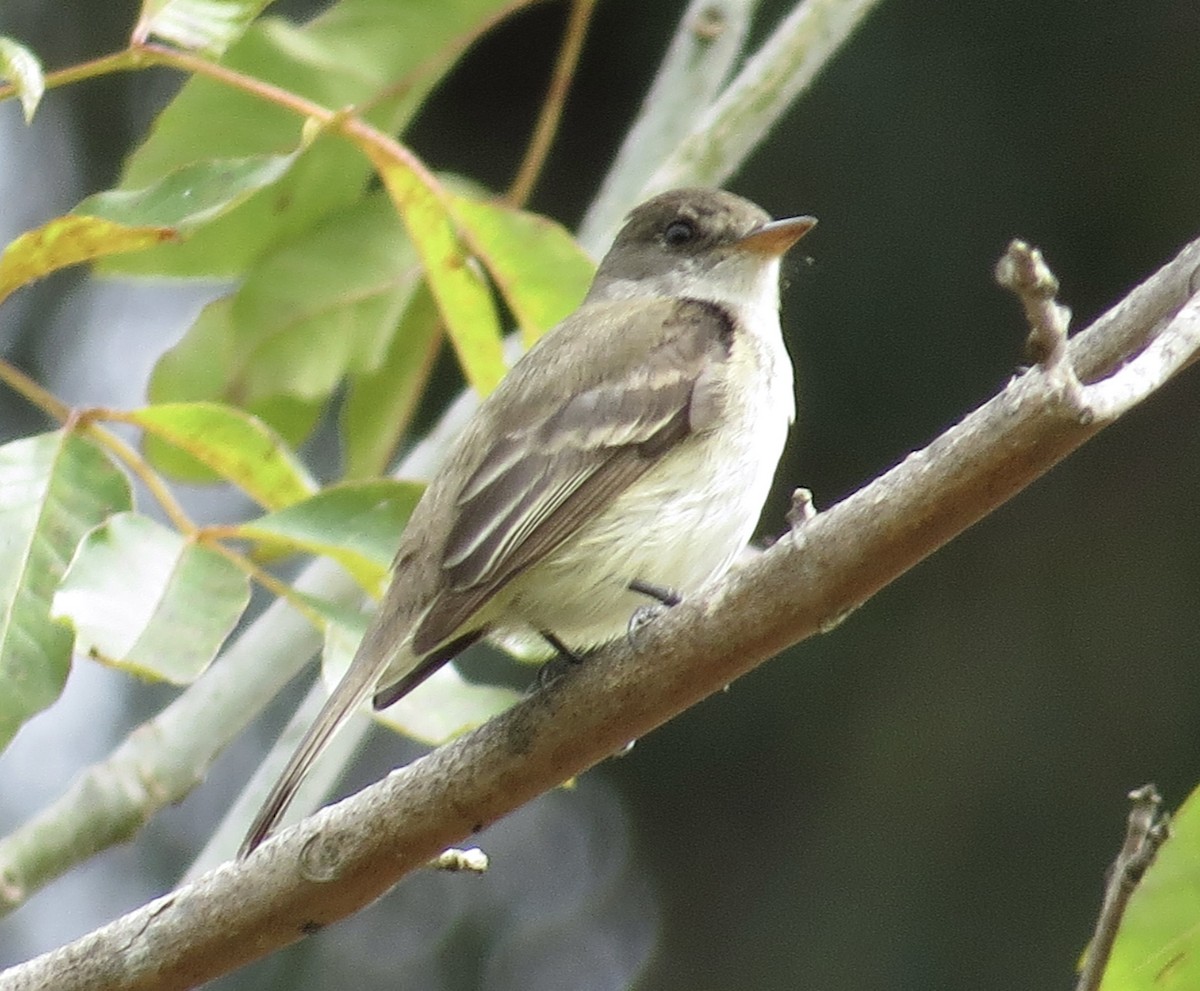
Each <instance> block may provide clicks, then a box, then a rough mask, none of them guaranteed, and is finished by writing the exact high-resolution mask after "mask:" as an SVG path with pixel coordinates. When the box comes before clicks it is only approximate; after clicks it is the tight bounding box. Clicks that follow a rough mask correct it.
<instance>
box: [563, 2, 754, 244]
mask: <svg viewBox="0 0 1200 991" xmlns="http://www.w3.org/2000/svg"><path fill="white" fill-rule="evenodd" d="M758 4H759V0H691V3H689V4H688V5H687V9H686V10H685V11H684V12H683V17H681V18H680V19H679V26H678V27H677V28H676V30H675V35H674V37H672V39H671V44H670V46H669V47H668V48H667V54H666V56H665V57H664V59H663V62H662V65H661V67H660V68H659V70H658V75H657V76H655V78H654V82H653V84H652V85H651V87H650V89H649V91H648V92H647V93H646V98H645V99H644V100H643V101H642V107H641V110H639V111H638V116H637V119H636V120H635V121H634V122H633V126H632V127H630V129H629V132H628V133H627V134H626V135H625V140H624V141H623V142H622V143H621V150H620V151H619V152H617V158H616V161H615V162H613V165H612V168H610V169H609V170H608V174H607V175H606V176H605V177H604V183H603V184H602V185H601V187H600V192H599V193H598V194H597V195H596V198H595V200H594V201H593V202H592V205H591V207H589V208H588V211H587V214H586V215H585V216H584V218H583V223H582V224H580V226H579V242H580V244H582V245H583V246H584V247H585V248H586V249H587V250H588V251H590V252H591V253H592V254H594V255H596V256H599V255H600V254H602V253H603V252H604V250H605V249H606V248H607V247H608V244H609V242H610V241H611V240H612V237H613V234H614V233H615V231H616V229H617V227H618V226H619V225H620V223H621V218H622V217H624V216H625V214H626V213H628V212H629V209H630V208H631V207H632V206H634V204H636V203H637V202H638V200H639V199H642V198H643V196H642V192H643V190H644V188H645V185H646V177H647V176H650V175H652V174H653V173H654V172H655V170H656V169H658V168H659V167H660V166H661V165H662V163H663V162H664V161H665V160H666V158H667V156H668V155H670V154H671V153H672V152H674V151H675V150H676V148H678V147H679V143H680V142H681V141H683V139H684V138H685V137H686V136H687V135H688V133H689V132H690V131H691V128H692V124H693V122H694V121H695V120H696V119H697V118H698V117H699V116H700V115H701V114H702V113H703V112H704V111H705V110H707V109H708V107H709V105H710V104H711V103H712V101H713V99H714V98H715V97H716V95H717V93H718V92H719V91H720V88H721V87H722V86H723V85H724V84H725V82H726V80H728V78H729V74H730V72H732V70H733V64H734V62H735V61H736V60H737V58H738V57H739V56H740V55H741V53H742V46H743V45H744V44H745V40H746V32H747V31H748V30H749V27H750V19H751V17H753V15H754V10H755V8H756V7H757V6H758Z"/></svg>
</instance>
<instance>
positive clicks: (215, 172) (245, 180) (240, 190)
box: [72, 152, 299, 232]
mask: <svg viewBox="0 0 1200 991" xmlns="http://www.w3.org/2000/svg"><path fill="white" fill-rule="evenodd" d="M298 156H299V152H293V153H292V154H289V155H251V156H249V157H246V158H228V159H217V160H213V161H207V162H196V163H193V164H191V165H184V166H181V167H180V168H178V169H176V170H175V171H173V172H171V173H169V174H168V175H166V176H164V177H163V178H162V179H160V180H159V181H158V182H155V183H153V184H151V185H149V186H147V187H146V188H144V189H115V190H110V191H109V192H106V193H97V194H96V195H94V196H89V197H88V198H87V199H86V200H84V201H83V202H82V203H80V204H79V205H78V206H77V207H75V209H74V210H73V211H72V213H76V214H87V215H91V216H94V217H103V218H104V219H106V220H112V221H115V222H117V223H119V224H125V225H127V226H135V225H141V226H156V227H173V228H176V229H177V230H180V231H182V232H187V231H190V230H193V229H195V228H197V227H200V226H202V225H204V224H208V223H211V222H212V221H213V220H216V219H217V218H218V217H220V216H222V215H224V214H226V213H228V212H229V211H230V210H232V209H234V207H237V206H239V205H240V204H242V203H244V202H245V201H246V200H247V199H249V198H250V197H251V196H253V195H254V194H255V193H256V192H258V191H259V190H260V189H263V188H265V187H267V186H270V185H273V184H274V183H276V182H278V181H279V180H280V179H282V178H283V177H284V176H285V175H287V173H288V171H289V170H290V169H291V167H292V166H293V165H294V164H295V163H296V159H297V157H298Z"/></svg>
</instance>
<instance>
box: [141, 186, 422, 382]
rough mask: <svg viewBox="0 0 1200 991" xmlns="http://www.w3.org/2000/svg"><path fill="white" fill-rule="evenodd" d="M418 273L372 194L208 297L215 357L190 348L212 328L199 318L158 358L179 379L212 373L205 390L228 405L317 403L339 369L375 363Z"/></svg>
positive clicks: (382, 201) (387, 211) (364, 369)
mask: <svg viewBox="0 0 1200 991" xmlns="http://www.w3.org/2000/svg"><path fill="white" fill-rule="evenodd" d="M419 278H420V268H419V266H418V264H417V258H416V254H415V252H414V251H413V249H412V245H411V242H409V240H408V238H407V236H406V235H405V233H404V227H403V225H402V224H401V223H400V219H399V218H398V217H397V216H396V212H395V210H393V209H392V206H391V204H390V202H388V199H387V197H386V196H384V195H383V194H382V193H378V194H374V195H372V196H369V197H368V198H367V199H365V200H363V201H362V202H361V203H359V204H356V205H355V206H353V207H351V208H350V209H348V210H346V211H345V212H343V213H341V214H339V215H337V216H335V217H331V218H330V219H329V220H328V221H326V222H324V223H323V224H321V225H319V226H318V227H317V228H316V229H314V230H313V231H312V232H310V233H308V234H306V235H304V236H302V237H301V238H299V239H298V240H297V241H295V242H293V243H291V244H289V245H287V246H286V247H284V248H282V249H280V250H279V251H277V252H275V253H273V254H272V255H270V256H269V257H267V258H266V259H264V260H263V262H262V263H261V264H259V265H256V266H255V267H254V269H253V270H252V271H251V273H250V275H249V276H248V277H247V279H246V281H245V282H244V283H243V284H242V285H241V287H240V288H239V289H238V290H237V292H236V293H235V294H234V295H233V297H232V298H231V299H230V300H228V301H223V302H221V303H219V304H216V305H217V306H219V307H221V308H222V309H223V312H224V314H225V318H226V320H227V324H226V326H225V329H224V332H223V336H224V338H225V343H223V344H222V346H221V347H222V350H221V352H220V354H219V356H218V355H217V354H214V351H213V348H212V347H210V346H209V345H207V344H205V343H204V342H203V341H201V342H200V344H199V346H196V341H195V338H197V337H201V338H203V337H205V336H207V335H209V334H211V333H212V329H213V328H212V327H211V326H209V324H208V321H206V320H204V319H201V320H200V321H198V322H197V323H196V324H195V325H194V326H193V327H192V329H191V330H189V332H188V333H187V334H186V335H184V338H183V339H182V340H181V341H180V343H179V344H178V345H176V346H175V347H174V348H172V349H171V350H170V351H168V352H167V353H166V354H165V355H164V356H163V357H162V358H161V359H160V364H162V365H165V366H170V367H171V368H172V369H173V375H174V376H176V381H180V382H183V383H187V382H190V381H193V380H195V379H197V378H200V377H204V375H205V371H204V370H205V369H208V370H209V371H210V372H215V377H216V379H217V380H216V381H212V378H213V377H214V376H213V375H210V376H209V378H210V382H211V386H210V388H211V389H212V390H213V391H214V392H216V393H217V394H218V395H219V396H221V397H222V398H224V399H226V400H227V401H230V402H237V403H239V404H244V403H251V404H253V403H259V402H262V401H264V400H266V399H269V398H271V397H275V396H280V395H290V396H294V397H297V398H299V399H301V400H304V401H318V402H319V401H324V400H326V399H327V398H328V397H329V395H330V393H331V392H333V390H334V389H335V388H336V387H337V385H338V384H339V382H340V381H341V380H342V378H343V377H344V376H345V375H346V374H347V373H369V372H371V371H374V370H375V369H377V368H378V367H379V366H380V365H381V363H382V362H383V361H384V358H385V356H386V355H387V352H388V348H389V346H390V344H391V342H392V339H393V338H394V336H395V335H396V327H397V324H398V323H399V320H400V316H401V314H402V313H403V312H404V309H405V306H406V305H407V303H408V300H409V297H410V296H411V295H412V292H413V289H414V287H415V285H416V284H417V282H418V281H419ZM192 363H194V364H195V366H196V367H194V368H189V367H188V366H189V365H190V364H192ZM214 365H215V367H214ZM158 376H159V373H158V371H157V370H156V372H155V377H156V379H157V378H158ZM154 392H155V394H156V395H158V396H161V395H162V393H163V392H164V389H163V388H162V383H161V380H160V381H157V382H156V383H155V386H154Z"/></svg>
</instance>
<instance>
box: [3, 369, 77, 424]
mask: <svg viewBox="0 0 1200 991" xmlns="http://www.w3.org/2000/svg"><path fill="white" fill-rule="evenodd" d="M0 382H3V383H4V384H5V385H7V386H8V387H9V388H10V389H12V390H13V392H15V393H17V394H18V395H21V396H24V397H25V398H26V399H28V400H29V402H31V403H32V404H33V405H34V406H36V407H37V408H38V409H40V410H41V411H42V412H43V413H45V414H46V415H47V416H50V417H52V418H53V419H55V420H57V421H58V422H59V423H66V422H67V420H68V419H70V416H71V407H70V406H68V405H67V404H66V403H64V402H63V401H62V400H61V399H59V398H58V396H56V395H54V393H52V392H51V391H50V390H49V389H46V388H44V387H43V386H40V385H38V383H37V382H35V381H34V380H33V379H31V378H30V377H29V376H28V375H26V374H25V373H24V372H23V371H21V370H20V369H19V368H17V367H16V365H12V364H9V362H7V361H5V360H4V359H3V358H0Z"/></svg>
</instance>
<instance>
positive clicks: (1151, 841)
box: [1075, 785, 1170, 991]
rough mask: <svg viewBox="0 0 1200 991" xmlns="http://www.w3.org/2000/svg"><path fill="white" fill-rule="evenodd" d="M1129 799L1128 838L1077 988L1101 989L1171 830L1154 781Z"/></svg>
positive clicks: (1082, 990) (1111, 872)
mask: <svg viewBox="0 0 1200 991" xmlns="http://www.w3.org/2000/svg"><path fill="white" fill-rule="evenodd" d="M1129 801H1130V809H1129V820H1128V824H1127V826H1126V830H1125V842H1124V843H1123V844H1122V845H1121V850H1120V852H1119V853H1118V854H1117V858H1116V860H1114V861H1113V864H1112V867H1111V868H1109V872H1108V883H1107V884H1106V885H1105V888H1104V902H1103V905H1102V906H1101V909H1100V916H1099V918H1098V919H1097V920H1096V929H1095V932H1093V934H1092V940H1091V943H1090V944H1089V945H1088V949H1087V953H1086V954H1085V955H1084V961H1083V967H1082V969H1081V970H1080V972H1079V982H1078V983H1077V984H1076V985H1075V991H1097V989H1098V988H1099V987H1100V981H1101V980H1102V979H1103V977H1104V969H1105V967H1107V966H1108V959H1109V957H1110V956H1111V955H1112V948H1113V943H1114V941H1115V940H1116V938H1117V930H1118V929H1119V928H1120V926H1121V918H1122V916H1124V914H1125V909H1126V907H1127V906H1128V905H1129V898H1130V896H1131V895H1132V894H1133V892H1134V890H1135V889H1136V888H1137V886H1138V883H1139V882H1140V881H1141V879H1142V875H1143V874H1145V873H1146V868H1147V867H1149V866H1150V864H1151V863H1152V862H1153V860H1154V857H1155V855H1156V854H1157V853H1158V848H1159V847H1160V846H1162V845H1163V842H1164V841H1165V840H1166V839H1167V836H1168V834H1169V832H1170V830H1169V827H1168V821H1167V819H1166V818H1160V816H1159V813H1160V811H1161V809H1162V798H1160V797H1159V794H1158V789H1156V788H1155V787H1154V785H1143V786H1142V787H1141V788H1136V789H1134V790H1133V791H1131V792H1130V793H1129Z"/></svg>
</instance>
